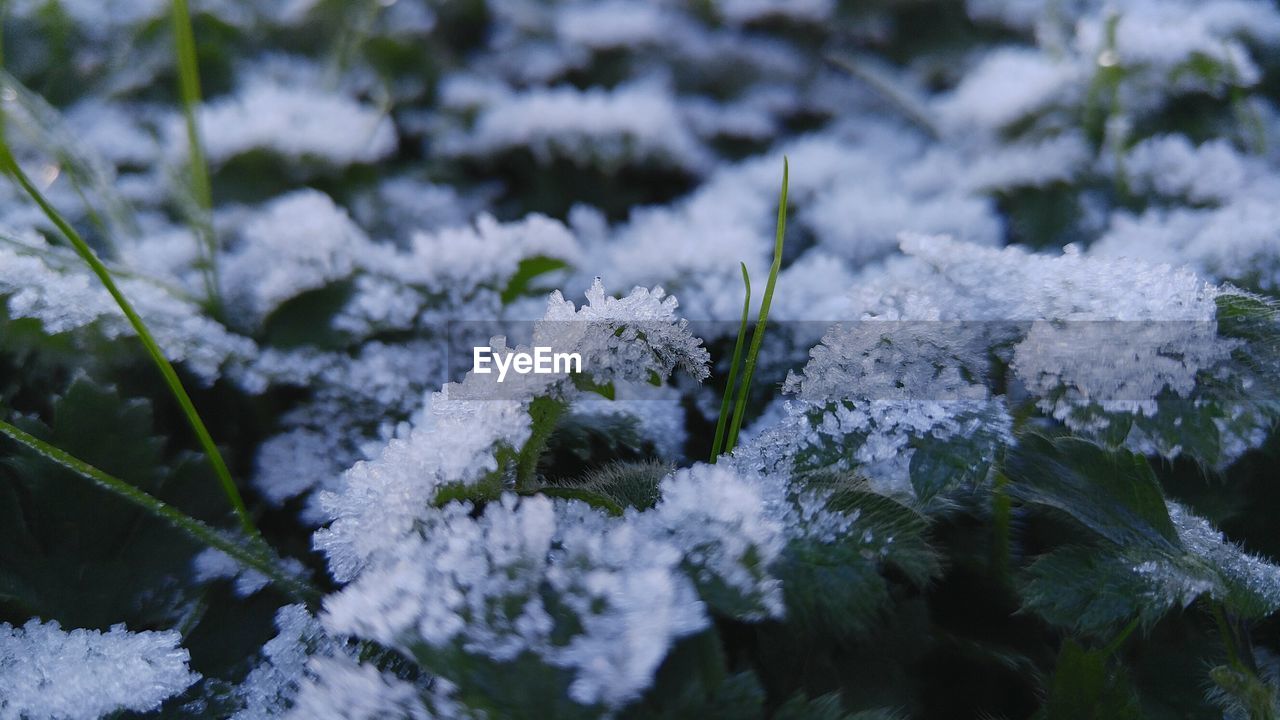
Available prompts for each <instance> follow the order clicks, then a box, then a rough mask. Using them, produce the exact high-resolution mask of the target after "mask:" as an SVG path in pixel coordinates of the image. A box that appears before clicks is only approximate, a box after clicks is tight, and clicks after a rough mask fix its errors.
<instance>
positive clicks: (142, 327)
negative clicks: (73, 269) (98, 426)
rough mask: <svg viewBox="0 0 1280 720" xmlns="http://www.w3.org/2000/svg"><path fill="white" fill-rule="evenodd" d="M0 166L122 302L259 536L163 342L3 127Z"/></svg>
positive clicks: (238, 509)
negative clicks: (36, 179) (17, 154)
mask: <svg viewBox="0 0 1280 720" xmlns="http://www.w3.org/2000/svg"><path fill="white" fill-rule="evenodd" d="M0 170H3V171H4V172H6V173H8V174H9V175H10V176H11V177H13V179H14V180H15V181H17V183H18V185H20V186H21V187H22V189H23V190H25V191H26V192H27V194H28V195H29V196H30V197H31V199H32V200H34V201H35V202H36V204H37V205H39V206H40V209H41V210H43V211H44V214H45V216H46V217H48V218H49V220H50V222H52V223H53V224H54V225H55V226H56V227H57V228H58V230H59V231H61V232H62V234H63V235H64V236H65V237H66V239H67V240H68V241H69V242H70V243H71V246H72V247H73V248H75V251H76V254H77V255H79V256H80V258H81V259H82V260H84V261H85V263H86V264H87V265H88V266H89V269H90V270H92V271H93V274H94V275H97V276H98V280H100V281H101V282H102V285H103V287H105V288H106V290H107V292H108V293H109V294H110V295H111V297H112V298H113V299H114V300H115V301H116V304H117V305H119V306H120V310H121V311H123V312H124V315H125V317H126V318H128V320H129V324H130V325H132V326H133V329H134V332H136V333H137V335H138V339H139V340H141V341H142V345H143V347H145V348H146V350H147V354H149V355H150V356H151V360H152V362H153V363H154V364H155V366H156V369H157V370H159V371H160V375H161V376H162V377H164V381H165V384H167V385H168V386H169V391H170V392H171V393H172V394H173V397H174V399H176V400H177V401H178V405H180V406H181V407H182V412H183V414H184V415H186V417H187V422H188V423H190V424H191V429H192V430H194V431H195V434H196V437H197V438H198V439H199V440H200V445H201V447H202V448H204V453H205V455H206V456H207V457H208V458H209V464H210V465H211V466H212V467H213V472H214V474H215V475H217V477H218V481H219V482H220V483H222V491H223V492H224V493H225V494H226V496H227V499H228V500H229V501H230V502H231V507H232V509H233V510H234V511H235V513H236V515H237V517H239V519H240V526H241V527H242V528H243V529H244V531H245V533H247V534H248V535H249V536H250V537H255V538H257V537H260V535H259V534H258V530H257V528H256V527H254V524H253V520H252V518H250V517H249V511H248V509H247V508H245V505H244V500H243V499H241V497H240V491H239V490H238V489H237V488H236V484H235V482H234V481H233V480H232V479H231V471H230V470H228V469H227V464H226V462H225V461H224V460H223V459H222V453H220V452H218V447H217V445H215V444H214V442H213V437H212V436H210V435H209V430H208V428H206V427H205V424H204V421H203V420H201V419H200V414H199V413H198V412H196V407H195V404H194V403H192V402H191V396H190V395H188V394H187V390H186V388H184V387H183V386H182V381H181V380H180V379H179V378H178V373H177V372H176V371H175V370H174V369H173V365H172V364H171V363H170V362H169V359H168V358H166V357H165V356H164V353H163V352H162V351H161V350H160V346H159V345H158V344H157V343H156V341H155V338H154V337H152V335H151V331H150V330H148V329H147V326H146V323H144V322H143V321H142V317H141V316H139V315H138V313H137V311H135V310H134V309H133V305H132V304H131V303H130V302H129V300H128V299H127V298H125V296H124V293H122V292H121V291H120V288H119V287H118V286H117V285H116V282H115V280H113V279H112V277H111V272H110V271H109V270H108V269H107V266H106V265H104V264H103V263H102V261H101V260H100V259H98V256H97V255H96V254H94V252H93V249H92V248H90V247H89V245H88V243H86V242H85V241H84V239H83V238H81V237H80V233H78V232H76V230H75V228H73V227H71V224H70V223H68V222H67V221H66V219H65V218H63V217H62V215H61V214H60V213H59V212H58V211H57V210H56V209H54V207H53V206H52V205H51V204H49V201H48V200H47V199H45V197H44V195H43V194H42V193H41V192H40V190H38V189H37V188H36V186H35V185H33V184H32V183H31V180H30V179H29V178H27V175H26V173H24V172H23V171H22V168H21V167H19V166H18V161H17V160H15V159H14V157H13V153H12V152H11V151H10V150H9V144H8V142H7V141H6V140H5V137H4V134H3V130H2V129H0Z"/></svg>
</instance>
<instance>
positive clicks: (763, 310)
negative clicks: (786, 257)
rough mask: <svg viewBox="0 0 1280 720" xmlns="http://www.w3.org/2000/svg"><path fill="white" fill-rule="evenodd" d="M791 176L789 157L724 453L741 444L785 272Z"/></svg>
mask: <svg viewBox="0 0 1280 720" xmlns="http://www.w3.org/2000/svg"><path fill="white" fill-rule="evenodd" d="M789 175H790V168H789V163H788V162H787V158H786V157H785V156H783V158H782V194H781V195H780V196H779V197H778V232H777V237H776V239H775V240H774V244H773V266H772V267H770V268H769V282H768V284H766V285H765V287H764V299H763V300H761V301H760V316H759V317H757V318H756V331H755V333H754V334H753V335H752V336H751V350H750V351H749V352H748V353H747V364H746V367H745V368H744V369H743V371H742V384H741V387H739V388H738V402H737V404H736V406H735V407H734V409H733V424H732V425H731V426H730V427H729V439H728V441H727V442H726V443H725V448H724V451H725V452H733V448H734V446H736V445H737V444H738V431H739V430H741V429H742V416H743V414H744V413H746V411H747V395H748V393H749V392H750V391H751V378H752V376H754V375H755V372H756V358H758V357H759V356H760V346H761V345H762V344H763V343H764V331H765V328H766V327H767V326H768V324H769V306H770V305H771V304H772V303H773V288H774V286H775V285H777V283H778V272H779V271H780V270H781V269H782V241H783V238H784V237H785V236H786V233H787V184H788V180H789Z"/></svg>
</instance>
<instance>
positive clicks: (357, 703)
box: [278, 655, 467, 720]
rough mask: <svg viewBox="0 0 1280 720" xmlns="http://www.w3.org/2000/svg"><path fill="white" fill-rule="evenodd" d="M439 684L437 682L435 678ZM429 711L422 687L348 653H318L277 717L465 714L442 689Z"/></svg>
mask: <svg viewBox="0 0 1280 720" xmlns="http://www.w3.org/2000/svg"><path fill="white" fill-rule="evenodd" d="M437 682H438V681H437ZM439 694H440V695H441V697H440V698H438V702H437V709H440V708H443V711H441V712H439V713H438V714H437V713H433V712H431V711H430V710H429V709H428V707H427V705H426V704H425V703H424V702H423V699H422V697H421V688H419V687H417V686H415V685H413V684H411V683H408V682H405V681H404V680H401V679H399V678H397V677H395V676H394V675H392V674H390V673H388V672H383V671H380V670H378V668H376V667H373V666H372V665H367V664H365V665H362V664H360V663H357V662H356V661H355V660H353V659H351V658H349V657H347V656H346V655H337V656H332V657H315V658H312V659H311V660H310V661H309V662H308V663H307V672H306V675H305V676H304V677H303V678H302V679H301V681H300V687H299V689H298V692H297V699H296V701H295V702H294V704H293V707H292V708H290V709H289V711H288V712H286V713H284V714H283V715H279V716H278V717H283V718H294V719H295V720H393V719H394V720H430V719H431V718H436V717H439V718H458V717H467V716H466V715H464V714H462V713H461V712H460V711H451V710H450V709H451V708H453V707H455V706H454V705H453V703H452V702H450V701H449V699H448V698H447V696H445V695H444V693H443V692H441V693H439Z"/></svg>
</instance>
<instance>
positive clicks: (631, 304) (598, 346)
mask: <svg viewBox="0 0 1280 720" xmlns="http://www.w3.org/2000/svg"><path fill="white" fill-rule="evenodd" d="M677 307H679V303H678V302H677V301H676V299H675V297H673V296H668V295H667V294H666V292H665V291H663V290H662V288H654V289H653V290H649V289H646V288H641V287H637V288H634V289H633V290H632V291H631V293H630V294H629V295H627V296H625V297H622V298H614V297H610V296H608V295H606V294H605V290H604V285H603V283H601V282H600V279H599V278H596V281H595V282H594V283H592V285H591V289H590V290H588V291H587V303H586V304H585V305H583V306H582V307H581V308H577V307H575V306H574V304H573V303H572V302H570V301H568V300H565V299H564V297H563V296H562V295H561V294H560V291H558V290H557V291H555V292H554V293H552V295H551V299H550V300H549V301H548V304H547V314H546V315H545V316H544V317H543V321H542V322H540V323H539V324H538V326H537V328H536V329H535V331H534V343H533V344H534V345H535V346H539V345H541V346H547V347H554V348H556V349H557V350H559V349H562V348H566V349H568V351H571V352H578V353H580V354H581V355H582V368H583V371H584V372H587V373H590V374H592V375H594V376H595V378H596V381H597V382H610V381H612V380H615V379H617V380H623V379H625V380H631V381H638V382H648V381H651V380H652V378H653V377H654V376H656V377H658V378H665V377H667V376H668V375H670V374H671V372H672V371H673V370H674V369H675V368H677V367H679V368H680V369H681V370H683V371H684V372H686V373H688V374H689V375H691V376H693V378H694V379H696V380H703V379H705V378H706V377H707V376H708V375H709V374H710V371H709V370H708V369H707V364H708V363H709V362H710V355H709V354H708V353H707V350H706V348H704V347H702V340H700V339H699V338H697V337H696V336H694V335H693V333H692V332H690V331H689V328H688V322H687V321H685V320H682V319H680V318H678V317H677V316H676V313H675V311H676V308H677Z"/></svg>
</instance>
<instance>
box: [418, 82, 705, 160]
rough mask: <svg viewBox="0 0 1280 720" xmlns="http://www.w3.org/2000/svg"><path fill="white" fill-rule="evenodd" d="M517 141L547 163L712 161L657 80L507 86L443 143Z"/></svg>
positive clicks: (455, 146)
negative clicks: (607, 85) (608, 85)
mask: <svg viewBox="0 0 1280 720" xmlns="http://www.w3.org/2000/svg"><path fill="white" fill-rule="evenodd" d="M517 149H527V150H528V151H529V152H531V153H533V156H534V157H535V158H536V159H537V160H538V161H539V162H541V163H548V162H550V161H551V160H553V159H554V158H557V157H563V158H568V159H570V160H573V161H575V162H576V163H578V164H580V165H594V164H598V165H600V166H602V167H605V168H617V167H620V166H624V165H627V164H631V163H649V162H652V163H656V164H659V165H665V166H670V167H675V168H678V169H681V170H684V171H686V172H690V173H701V172H702V171H703V170H705V169H706V168H707V166H708V165H709V164H710V161H711V159H710V156H709V153H708V152H707V150H706V149H705V148H704V147H703V146H702V144H701V143H700V142H699V141H698V139H697V138H695V137H694V136H693V135H692V134H691V133H690V132H689V129H688V127H687V125H686V123H685V122H684V120H683V118H682V117H681V115H680V112H679V110H678V107H677V105H676V103H675V102H674V98H673V96H672V94H671V92H670V91H668V90H665V89H663V88H662V87H661V86H659V85H656V84H653V83H635V84H627V85H620V86H618V87H616V88H613V89H611V90H605V89H602V88H591V89H588V90H578V89H575V88H572V87H554V88H535V89H531V90H527V91H524V92H519V93H510V94H506V95H503V96H501V97H498V98H494V99H492V100H491V102H490V103H489V104H488V105H486V106H485V107H484V108H483V110H482V111H481V113H480V115H479V117H478V118H476V121H475V125H474V126H473V127H472V128H471V129H470V130H467V131H462V132H459V133H458V134H455V135H451V136H446V137H445V138H443V139H442V144H441V150H442V151H444V152H446V153H449V154H451V155H455V156H463V157H485V156H489V155H494V154H497V153H501V152H505V151H509V150H517Z"/></svg>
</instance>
